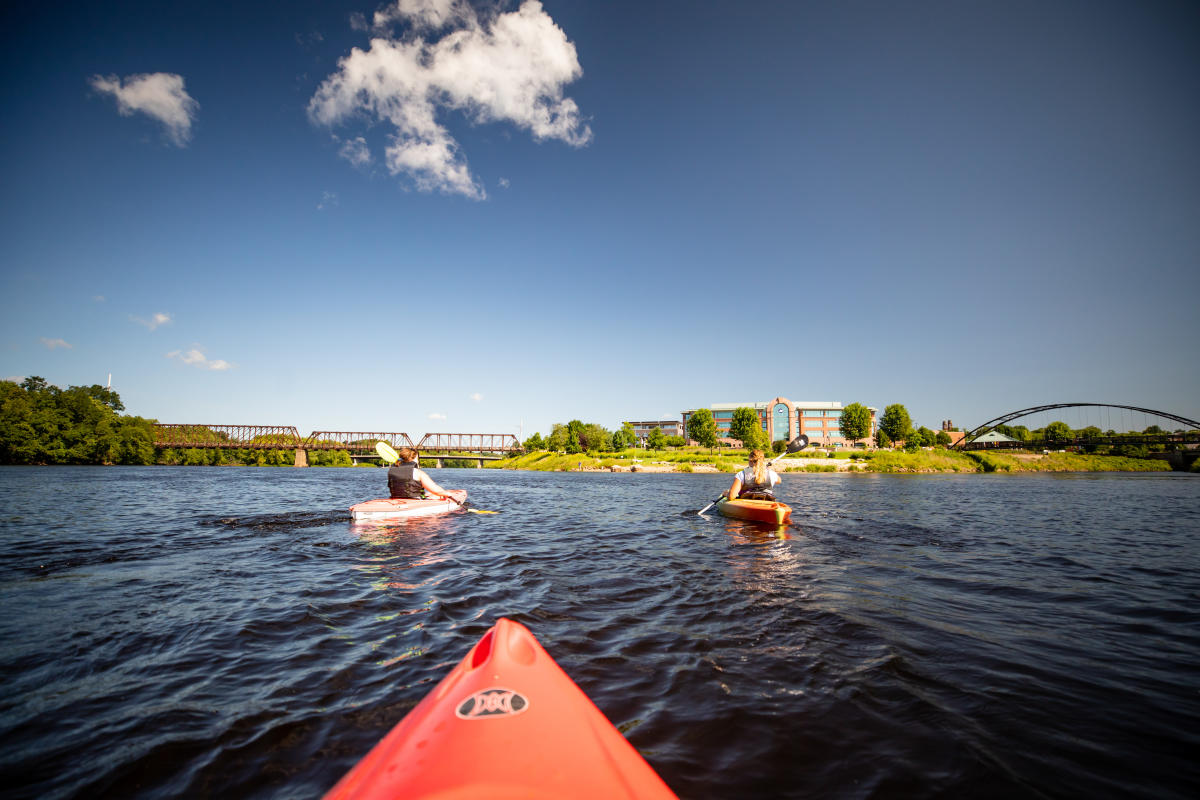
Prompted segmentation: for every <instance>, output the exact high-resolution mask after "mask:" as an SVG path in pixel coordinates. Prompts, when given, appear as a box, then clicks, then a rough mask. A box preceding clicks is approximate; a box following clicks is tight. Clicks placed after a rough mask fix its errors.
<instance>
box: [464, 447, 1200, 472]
mask: <svg viewBox="0 0 1200 800" xmlns="http://www.w3.org/2000/svg"><path fill="white" fill-rule="evenodd" d="M1198 463H1200V462H1198ZM745 466H746V461H745V458H744V457H742V458H740V459H739V458H738V457H737V456H733V455H725V454H719V453H717V454H711V455H710V454H697V453H678V452H663V453H661V454H648V455H646V456H645V457H640V458H634V457H620V456H607V457H606V456H602V455H586V454H576V455H568V454H562V453H550V452H536V453H527V454H525V455H521V456H515V457H513V458H508V459H504V460H501V461H493V462H491V463H489V464H487V465H486V466H485V467H484V468H485V469H507V470H518V471H524V472H629V473H702V474H713V473H727V474H732V473H734V472H737V471H739V470H741V469H743V468H744V467H745ZM775 470H776V471H777V472H779V473H781V474H789V473H796V472H804V473H812V472H842V473H846V472H849V473H870V474H876V475H878V474H936V473H990V472H1001V473H1016V472H1170V471H1171V467H1170V465H1169V464H1167V462H1165V461H1162V460H1158V459H1142V458H1127V457H1124V456H1110V455H1090V454H1083V453H1065V452H1052V453H1020V452H1009V453H1004V454H1000V453H996V452H978V451H968V452H965V453H960V452H958V451H954V450H945V449H941V448H933V449H930V450H918V451H916V452H912V453H910V452H904V451H898V450H875V451H867V452H862V451H851V452H846V451H842V452H839V453H836V454H825V453H821V454H820V455H817V454H814V456H813V457H807V458H805V457H800V458H797V457H790V458H781V459H779V460H778V461H777V462H775ZM1195 471H1197V470H1195V469H1193V472H1195Z"/></svg>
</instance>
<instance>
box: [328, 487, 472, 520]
mask: <svg viewBox="0 0 1200 800" xmlns="http://www.w3.org/2000/svg"><path fill="white" fill-rule="evenodd" d="M450 494H451V495H453V496H454V500H447V499H446V498H444V497H438V498H434V499H431V500H406V499H404V498H391V499H389V498H381V499H379V500H368V501H366V502H365V503H355V504H354V505H352V506H350V517H351V519H354V520H355V521H370V520H379V519H407V518H408V517H428V516H430V515H432V514H445V513H446V512H447V511H453V510H455V509H456V508H461V507H462V504H463V503H465V502H467V492H466V490H465V489H458V490H456V491H453V492H451V493H450ZM455 500H457V501H458V502H455Z"/></svg>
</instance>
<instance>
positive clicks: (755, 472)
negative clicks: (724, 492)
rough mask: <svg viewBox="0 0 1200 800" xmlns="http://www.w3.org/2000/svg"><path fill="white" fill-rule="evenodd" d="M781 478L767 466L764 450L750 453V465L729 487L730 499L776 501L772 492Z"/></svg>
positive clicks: (735, 477)
mask: <svg viewBox="0 0 1200 800" xmlns="http://www.w3.org/2000/svg"><path fill="white" fill-rule="evenodd" d="M780 480H781V478H780V477H779V473H777V472H776V471H775V470H773V469H771V468H770V467H769V466H767V457H766V456H765V455H763V451H762V450H755V451H753V452H752V453H750V464H749V466H747V467H746V468H745V469H744V470H742V471H741V472H739V473H738V474H737V475H736V476H734V479H733V483H732V484H731V485H730V487H729V499H730V500H736V499H738V498H739V497H741V498H742V499H744V500H774V499H775V495H774V493H773V492H772V491H771V490H772V489H773V488H774V487H775V486H776V485H777V484H778V483H779V482H780Z"/></svg>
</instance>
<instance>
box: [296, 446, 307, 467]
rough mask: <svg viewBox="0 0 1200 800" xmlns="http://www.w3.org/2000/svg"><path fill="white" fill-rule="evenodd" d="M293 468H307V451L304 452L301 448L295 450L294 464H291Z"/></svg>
mask: <svg viewBox="0 0 1200 800" xmlns="http://www.w3.org/2000/svg"><path fill="white" fill-rule="evenodd" d="M293 466H296V467H307V466H308V451H307V450H305V449H304V448H302V447H297V448H296V463H295V464H293Z"/></svg>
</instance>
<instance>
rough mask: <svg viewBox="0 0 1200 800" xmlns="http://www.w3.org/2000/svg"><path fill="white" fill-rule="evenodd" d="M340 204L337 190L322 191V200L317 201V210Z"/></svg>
mask: <svg viewBox="0 0 1200 800" xmlns="http://www.w3.org/2000/svg"><path fill="white" fill-rule="evenodd" d="M337 204H338V196H337V193H336V192H321V202H319V203H317V211H324V210H325V209H326V208H332V207H333V206H336V205H337Z"/></svg>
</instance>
